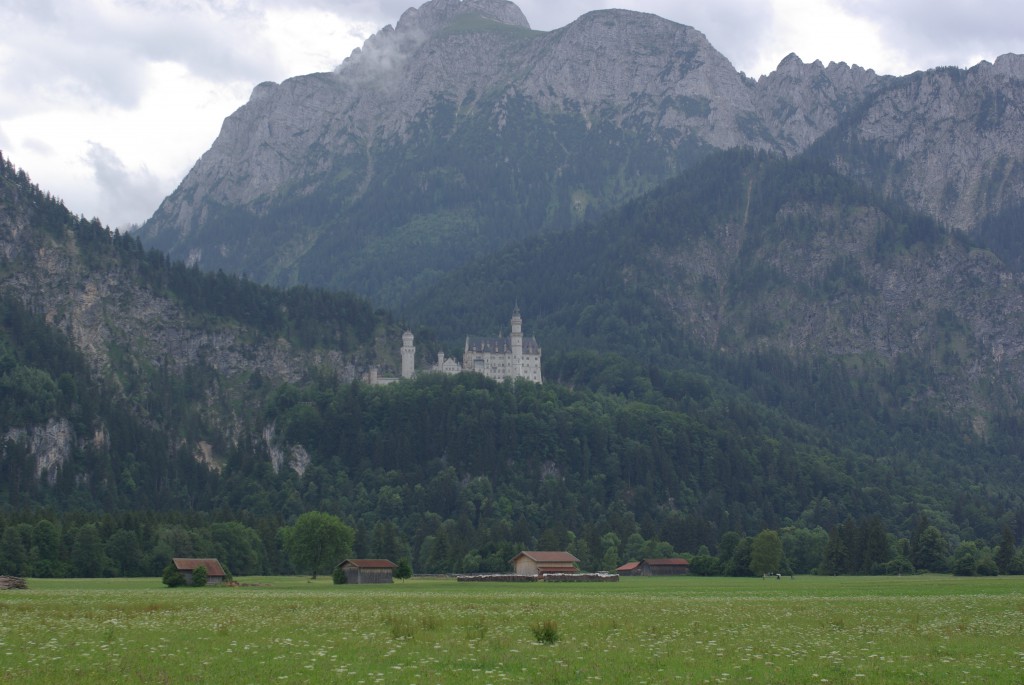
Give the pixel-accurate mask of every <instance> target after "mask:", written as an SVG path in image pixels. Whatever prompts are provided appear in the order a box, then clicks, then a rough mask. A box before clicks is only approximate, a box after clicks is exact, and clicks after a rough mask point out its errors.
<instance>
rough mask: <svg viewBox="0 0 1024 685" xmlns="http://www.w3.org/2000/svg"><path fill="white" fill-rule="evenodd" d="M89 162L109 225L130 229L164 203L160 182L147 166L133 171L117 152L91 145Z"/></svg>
mask: <svg viewBox="0 0 1024 685" xmlns="http://www.w3.org/2000/svg"><path fill="white" fill-rule="evenodd" d="M85 162H86V163H87V164H88V165H89V167H90V168H91V169H92V173H93V177H94V178H95V179H96V185H97V186H98V187H99V207H100V210H101V212H102V216H103V219H104V221H105V222H107V223H108V224H110V225H112V226H118V227H122V226H127V225H128V224H131V223H140V222H142V221H144V220H145V219H146V218H148V217H149V216H150V215H151V214H152V213H153V211H154V210H155V209H156V208H157V206H158V205H159V204H160V201H161V200H162V199H163V196H164V191H163V190H162V188H161V183H160V180H159V179H158V178H157V177H156V176H155V175H154V174H153V173H151V172H150V171H149V169H147V168H146V167H145V166H143V167H141V168H139V169H137V170H135V171H130V170H129V169H128V168H127V167H126V166H125V165H124V162H122V161H121V158H120V157H118V156H117V153H115V152H114V151H113V150H111V149H110V148H108V147H105V146H103V145H100V144H99V143H93V142H90V143H89V150H88V152H87V153H86V155H85Z"/></svg>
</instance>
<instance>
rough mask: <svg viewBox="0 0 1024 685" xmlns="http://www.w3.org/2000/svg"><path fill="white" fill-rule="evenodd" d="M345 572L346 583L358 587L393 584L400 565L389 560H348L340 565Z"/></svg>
mask: <svg viewBox="0 0 1024 685" xmlns="http://www.w3.org/2000/svg"><path fill="white" fill-rule="evenodd" d="M338 566H339V567H340V568H341V570H342V571H344V572H345V582H346V583H352V584H356V585H367V584H373V583H393V582H395V581H394V573H395V569H396V568H398V564H396V563H394V562H391V561H388V560H387V559H346V560H345V561H343V562H341V563H340V564H338Z"/></svg>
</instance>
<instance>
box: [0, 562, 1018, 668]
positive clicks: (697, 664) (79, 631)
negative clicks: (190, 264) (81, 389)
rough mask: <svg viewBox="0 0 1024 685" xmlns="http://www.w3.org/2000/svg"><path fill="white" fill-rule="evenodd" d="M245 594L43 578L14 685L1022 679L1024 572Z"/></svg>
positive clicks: (260, 589)
mask: <svg viewBox="0 0 1024 685" xmlns="http://www.w3.org/2000/svg"><path fill="white" fill-rule="evenodd" d="M241 580H242V583H243V585H242V586H240V587H206V588H176V589H168V588H165V587H163V586H162V585H161V584H160V581H159V580H158V579H127V580H120V579H118V580H110V579H108V580H32V579H30V580H29V589H28V590H24V591H21V590H9V591H3V592H0V682H2V683H7V682H10V683H19V684H21V683H46V684H48V685H52V684H54V683H75V684H78V683H92V682H96V683H98V682H104V683H106V682H127V683H211V682H221V683H353V684H356V685H358V684H360V683H363V684H367V685H368V684H370V683H388V684H391V683H395V684H402V685H412V684H417V685H421V684H435V683H443V684H448V683H456V684H457V683H545V684H549V683H631V684H642V683H741V682H753V683H962V682H978V683H982V682H983V683H1018V684H1019V683H1022V682H1024V577H1019V576H1015V577H999V578H954V577H951V576H936V575H925V576H908V577H897V578H892V577H835V578H818V577H797V578H796V579H789V578H784V579H782V580H776V579H769V580H763V579H760V578H688V577H682V578H623V579H622V581H621V582H619V583H595V584H569V583H566V584H562V583H557V584H556V583H551V584H543V583H529V584H499V583H494V584H483V583H456V582H454V581H451V580H411V581H407V582H404V583H403V582H396V583H395V584H394V585H387V586H347V585H337V586H336V585H333V584H332V583H331V581H330V579H329V578H325V579H318V580H316V581H310V580H308V579H305V578H276V577H275V578H246V579H241ZM544 623H547V626H548V633H547V636H548V637H549V638H553V641H551V642H538V640H537V637H535V635H536V634H539V633H537V632H536V631H535V628H537V627H538V625H540V624H544ZM552 629H553V630H552ZM552 633H553V634H552Z"/></svg>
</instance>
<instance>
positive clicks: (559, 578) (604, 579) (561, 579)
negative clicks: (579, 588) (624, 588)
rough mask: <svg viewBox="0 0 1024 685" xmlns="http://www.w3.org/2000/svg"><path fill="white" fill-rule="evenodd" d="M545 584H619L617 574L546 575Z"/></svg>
mask: <svg viewBox="0 0 1024 685" xmlns="http://www.w3.org/2000/svg"><path fill="white" fill-rule="evenodd" d="M544 582H545V583H617V582H619V576H618V574H616V573H545V574H544Z"/></svg>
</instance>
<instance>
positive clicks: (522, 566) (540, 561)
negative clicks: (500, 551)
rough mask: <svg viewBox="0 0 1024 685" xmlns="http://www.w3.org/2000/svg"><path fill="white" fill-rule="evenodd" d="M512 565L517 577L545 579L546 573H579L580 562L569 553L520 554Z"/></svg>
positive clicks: (512, 561) (513, 559) (512, 560)
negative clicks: (577, 566) (578, 565)
mask: <svg viewBox="0 0 1024 685" xmlns="http://www.w3.org/2000/svg"><path fill="white" fill-rule="evenodd" d="M510 563H511V564H512V568H514V569H515V572H516V575H517V576H538V577H543V576H544V574H546V573H579V569H578V568H576V564H578V563H580V560H579V559H577V558H576V557H574V556H573V555H572V554H569V553H568V552H520V553H519V554H517V555H515V556H514V557H512V559H511V561H510Z"/></svg>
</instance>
